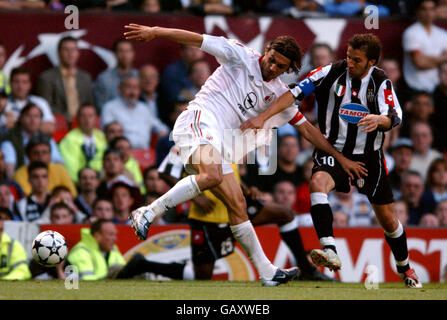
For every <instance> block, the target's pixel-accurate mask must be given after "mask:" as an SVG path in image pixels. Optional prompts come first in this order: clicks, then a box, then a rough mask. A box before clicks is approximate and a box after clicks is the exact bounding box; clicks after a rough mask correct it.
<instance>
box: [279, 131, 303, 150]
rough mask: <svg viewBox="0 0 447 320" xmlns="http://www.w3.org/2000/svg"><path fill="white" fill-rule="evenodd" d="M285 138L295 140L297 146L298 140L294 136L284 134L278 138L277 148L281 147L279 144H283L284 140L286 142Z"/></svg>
mask: <svg viewBox="0 0 447 320" xmlns="http://www.w3.org/2000/svg"><path fill="white" fill-rule="evenodd" d="M287 138H293V139H295V141H296V142H297V143H298V144H299V141H298V138H297V137H296V136H294V135H293V134H285V135H283V136H281V137H279V140H278V148H279V146H281V144H282V143H283V142H284V140H286V139H287Z"/></svg>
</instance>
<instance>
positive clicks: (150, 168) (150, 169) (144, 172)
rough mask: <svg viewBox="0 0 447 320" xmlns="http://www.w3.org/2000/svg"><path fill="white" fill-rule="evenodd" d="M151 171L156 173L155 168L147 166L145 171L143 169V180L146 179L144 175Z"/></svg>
mask: <svg viewBox="0 0 447 320" xmlns="http://www.w3.org/2000/svg"><path fill="white" fill-rule="evenodd" d="M152 170H157V172H158V168H157V166H149V167H147V168H146V169H144V170H143V179H146V175H147V174H148V173H149V172H150V171H152Z"/></svg>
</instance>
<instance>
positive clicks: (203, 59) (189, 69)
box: [188, 58, 210, 75]
mask: <svg viewBox="0 0 447 320" xmlns="http://www.w3.org/2000/svg"><path fill="white" fill-rule="evenodd" d="M198 63H206V64H207V65H208V66H209V65H210V64H209V63H208V61H206V59H205V58H202V59H197V60H194V61H193V62H191V64H190V65H189V67H188V75H190V74H191V73H192V69H193V68H194V66H195V65H196V64H198Z"/></svg>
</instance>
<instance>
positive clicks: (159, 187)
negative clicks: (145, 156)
mask: <svg viewBox="0 0 447 320" xmlns="http://www.w3.org/2000/svg"><path fill="white" fill-rule="evenodd" d="M143 177H144V187H145V190H146V193H151V192H156V193H159V194H164V193H165V192H166V190H167V189H169V187H168V185H167V184H166V183H165V182H164V181H163V180H162V179H161V178H160V176H159V174H158V170H157V167H156V166H151V167H147V168H146V169H144V172H143Z"/></svg>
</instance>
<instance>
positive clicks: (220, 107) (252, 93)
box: [124, 24, 365, 286]
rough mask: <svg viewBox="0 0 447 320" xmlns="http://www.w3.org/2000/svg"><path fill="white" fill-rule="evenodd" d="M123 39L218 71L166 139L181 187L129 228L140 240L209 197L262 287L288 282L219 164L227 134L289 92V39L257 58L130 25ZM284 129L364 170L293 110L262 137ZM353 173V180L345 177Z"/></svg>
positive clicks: (232, 47)
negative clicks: (187, 49) (188, 49)
mask: <svg viewBox="0 0 447 320" xmlns="http://www.w3.org/2000/svg"><path fill="white" fill-rule="evenodd" d="M125 28H126V29H127V32H125V33H124V36H125V37H126V39H130V40H137V41H150V40H152V39H154V38H164V39H169V40H173V41H176V42H178V43H180V44H183V45H189V46H196V47H199V48H200V49H201V50H203V51H205V52H207V53H209V54H212V55H213V56H215V57H216V59H217V61H218V62H219V63H220V65H221V66H220V67H219V68H217V69H216V71H215V72H214V73H213V74H212V75H211V76H210V77H209V78H208V80H207V81H206V82H205V84H204V85H203V86H202V88H201V89H200V91H199V92H198V93H197V94H196V97H195V99H194V100H192V101H191V102H190V103H189V105H188V107H187V108H186V109H187V110H185V111H183V112H182V113H181V114H180V116H179V117H178V118H177V120H176V123H175V125H174V129H173V138H174V141H175V144H176V146H177V147H178V148H179V150H180V154H181V157H182V162H183V163H184V165H185V169H186V171H187V172H188V173H189V174H190V175H189V176H187V177H185V178H183V179H181V180H180V181H179V182H178V183H177V184H176V185H175V186H174V187H172V188H171V189H170V190H169V191H168V192H167V193H165V194H164V195H163V196H161V197H160V198H159V199H157V200H155V201H154V202H153V203H151V204H150V205H149V206H146V207H141V208H139V209H137V210H136V211H134V212H133V213H132V214H131V217H130V218H131V220H132V226H133V227H134V229H135V230H136V234H137V236H139V238H140V239H146V236H147V233H148V229H149V226H150V224H151V223H152V221H153V220H154V218H155V217H157V216H159V215H161V214H163V213H164V212H165V211H166V210H167V209H168V208H172V207H174V206H176V205H177V204H179V203H182V202H185V201H187V200H190V199H192V198H195V197H196V196H198V195H199V194H200V193H201V192H202V191H203V190H207V189H210V190H211V191H212V192H213V194H214V195H215V196H216V197H217V198H219V199H220V200H221V201H222V202H223V203H224V204H225V206H226V207H227V209H228V215H229V222H230V226H231V231H232V233H233V235H234V237H235V239H237V241H238V242H239V243H240V244H241V246H242V247H243V248H244V250H245V252H246V253H247V255H248V257H249V258H250V260H251V261H252V262H253V264H254V265H255V267H256V269H257V271H258V273H259V275H260V278H261V281H262V284H263V285H264V286H277V285H279V284H281V283H286V282H288V281H290V280H292V279H294V278H295V277H296V276H297V275H298V269H297V268H290V269H280V268H278V267H276V266H274V265H273V264H272V263H271V262H270V261H269V260H268V258H267V257H266V256H265V254H264V252H263V250H262V247H261V245H260V243H259V240H258V238H257V236H256V233H255V231H254V229H253V226H252V224H251V222H250V220H249V219H248V216H247V208H246V201H245V198H244V195H243V193H242V189H241V187H240V185H239V183H238V181H237V179H236V177H235V175H234V173H233V169H232V168H231V164H230V162H229V161H227V160H226V159H228V157H226V155H227V152H232V151H233V150H231V148H226V145H225V143H226V142H227V141H226V140H225V139H224V138H225V137H224V132H225V131H226V130H233V129H238V128H239V126H240V125H241V124H242V122H243V121H245V120H247V119H249V118H252V117H255V116H257V115H258V114H259V113H260V112H262V111H264V110H265V109H266V108H267V106H268V105H270V104H271V103H272V101H273V100H274V98H275V97H279V96H280V95H282V94H283V93H284V92H287V91H288V87H287V86H286V85H285V84H284V83H283V82H282V81H281V80H280V79H279V78H278V76H279V75H280V74H282V73H284V72H286V71H288V70H294V71H297V70H298V68H299V67H300V64H301V51H300V48H299V46H298V44H297V43H296V41H295V39H293V38H291V37H288V36H281V37H277V38H275V39H274V40H273V41H272V42H271V43H270V44H269V46H267V48H266V49H265V52H264V55H261V54H259V53H258V52H256V51H255V50H253V49H251V48H247V47H246V46H244V45H243V44H241V43H239V42H237V41H234V40H228V39H226V38H224V37H215V36H210V35H206V34H204V35H201V34H198V33H194V32H190V31H187V30H181V29H171V28H161V27H147V26H141V25H136V24H130V25H127V26H125ZM287 122H289V123H290V124H292V125H295V127H296V128H297V129H298V131H299V132H300V133H301V134H302V135H303V136H304V137H305V138H306V139H308V140H309V141H310V142H311V143H313V144H314V145H316V146H317V147H318V148H319V149H322V150H325V151H326V152H328V153H329V154H331V156H333V157H334V158H336V159H337V161H338V162H339V163H340V164H341V166H342V167H343V170H346V171H347V172H348V174H349V175H350V176H354V175H356V176H358V177H360V176H361V174H362V173H363V172H364V171H365V170H364V168H363V166H362V165H361V164H360V163H358V162H355V161H351V160H349V159H347V158H345V157H344V156H343V155H342V154H341V153H339V152H338V151H336V150H335V149H334V148H333V146H331V145H330V144H329V143H328V141H327V140H326V139H325V138H324V137H323V135H322V134H321V133H320V132H319V131H318V129H316V128H315V127H314V126H312V125H311V124H310V123H308V122H307V120H306V119H305V118H304V116H303V115H302V114H301V113H300V112H299V111H298V110H297V108H296V106H295V105H294V104H293V101H292V103H291V104H289V106H288V107H287V108H286V109H285V110H284V111H282V112H280V113H278V114H277V115H275V116H273V117H272V118H271V119H270V120H269V121H267V122H266V126H265V127H264V129H270V128H273V127H280V126H282V125H284V124H286V123H287ZM351 171H352V172H351Z"/></svg>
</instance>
